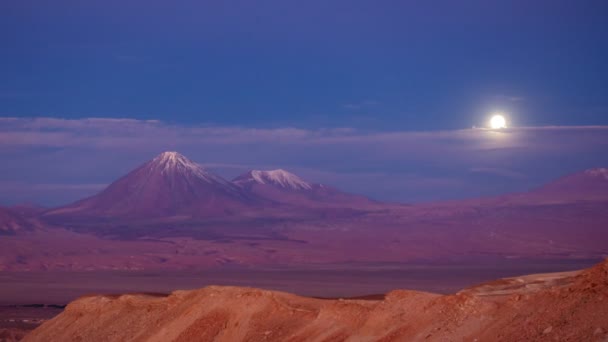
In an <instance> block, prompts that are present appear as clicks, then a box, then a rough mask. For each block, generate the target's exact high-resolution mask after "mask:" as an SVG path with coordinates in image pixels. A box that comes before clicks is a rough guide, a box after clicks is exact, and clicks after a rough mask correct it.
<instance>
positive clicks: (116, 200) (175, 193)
mask: <svg viewBox="0 0 608 342" xmlns="http://www.w3.org/2000/svg"><path fill="white" fill-rule="evenodd" d="M251 203H253V201H252V199H251V198H250V196H248V195H247V194H246V193H244V192H243V191H241V190H240V189H239V188H238V187H236V186H235V185H233V184H232V183H230V182H228V181H226V180H224V179H223V178H221V177H220V176H217V175H215V174H213V173H211V172H209V171H207V170H205V169H203V168H202V167H201V166H200V165H198V164H196V163H194V162H192V161H191V160H189V159H187V158H186V157H184V156H183V155H181V154H179V153H177V152H164V153H161V154H160V155H158V156H157V157H156V158H154V159H152V160H151V161H148V162H147V163H145V164H143V165H142V166H140V167H138V168H137V169H135V170H134V171H132V172H130V173H129V174H127V175H126V176H124V177H122V178H120V179H119V180H117V181H116V182H114V183H112V184H110V186H108V187H107V188H106V189H105V190H103V191H102V192H100V193H99V194H97V195H95V196H92V197H89V198H86V199H83V200H81V201H78V202H76V203H74V204H71V205H68V206H66V207H63V208H59V209H55V210H52V211H50V212H48V213H47V214H46V215H47V216H49V215H66V214H69V215H86V216H110V217H164V216H173V215H189V216H204V215H214V214H223V213H229V212H231V211H233V210H237V209H239V208H242V207H246V206H248V205H250V204H251Z"/></svg>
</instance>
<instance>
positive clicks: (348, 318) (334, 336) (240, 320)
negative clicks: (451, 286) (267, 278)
mask: <svg viewBox="0 0 608 342" xmlns="http://www.w3.org/2000/svg"><path fill="white" fill-rule="evenodd" d="M606 293H608V261H604V262H603V263H601V264H599V265H597V266H595V267H593V268H591V269H589V270H586V271H583V272H581V273H577V272H565V273H562V274H540V275H531V276H524V277H516V278H507V279H503V280H498V281H496V282H492V283H486V284H482V285H480V286H477V287H473V288H470V289H467V290H464V291H461V292H459V293H457V294H455V295H445V296H442V295H437V294H432V293H424V292H416V291H406V290H397V291H393V292H390V293H389V294H388V295H387V296H386V297H385V298H384V299H382V300H373V299H372V300H362V299H346V300H344V299H340V300H327V299H325V300H324V299H314V298H305V297H300V296H295V295H291V294H288V293H282V292H274V291H264V290H257V289H250V288H238V287H219V286H211V287H206V288H203V289H200V290H192V291H176V292H173V293H172V294H171V295H169V296H151V295H143V294H141V295H138V294H133V295H122V296H90V297H83V298H80V299H78V300H76V301H75V302H73V303H71V304H70V305H68V307H67V308H66V310H65V311H64V312H63V313H61V314H60V315H59V316H57V317H55V318H54V319H52V320H50V321H48V322H46V323H44V324H43V325H41V326H40V327H39V328H37V329H36V330H35V331H34V332H32V333H31V334H29V335H28V336H26V338H25V339H24V341H26V342H27V341H76V340H78V341H110V340H120V341H193V340H196V341H419V340H425V341H531V340H534V341H554V340H557V339H560V340H561V339H564V340H570V341H605V340H606V339H607V338H608V305H606V303H605V302H606ZM117 318H119V319H117Z"/></svg>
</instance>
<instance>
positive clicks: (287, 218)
mask: <svg viewBox="0 0 608 342" xmlns="http://www.w3.org/2000/svg"><path fill="white" fill-rule="evenodd" d="M607 175H608V171H607V170H606V169H594V170H587V171H583V172H581V173H579V174H575V175H571V176H568V177H565V178H562V179H559V180H557V181H555V182H553V183H550V184H547V185H545V186H543V187H541V188H539V189H536V190H532V191H530V192H528V193H519V194H511V195H504V196H500V197H496V198H484V199H479V200H474V199H471V200H462V201H451V202H442V203H425V204H414V205H405V204H404V205H399V204H384V203H378V202H374V201H371V200H368V199H366V198H364V197H362V196H358V195H351V194H347V193H343V192H340V191H338V190H336V189H333V188H331V187H329V186H325V185H320V184H310V183H307V182H305V181H304V180H302V179H301V178H299V177H298V176H296V175H293V174H291V173H289V172H286V171H283V170H276V171H270V172H262V171H251V172H249V173H247V174H245V175H242V176H240V177H237V178H236V179H235V180H234V181H232V182H230V181H226V180H224V179H222V178H221V177H220V176H217V175H215V174H212V173H211V172H209V171H206V170H204V169H203V168H201V167H200V166H198V164H196V163H194V162H192V161H190V160H188V159H187V158H185V157H184V156H182V155H180V154H178V153H175V152H166V153H163V154H161V155H159V156H157V157H156V158H154V159H153V160H151V161H150V162H148V163H146V164H144V165H142V166H141V167H139V168H137V169H136V170H134V171H133V172H131V173H129V174H128V175H126V176H125V177H123V178H121V179H119V180H118V181H116V182H114V183H112V184H111V185H110V186H108V187H107V188H106V189H105V190H103V191H102V192H101V193H99V194H97V195H95V196H93V197H90V198H87V199H83V200H80V201H78V202H76V203H74V204H70V205H67V206H64V207H60V208H54V209H47V210H44V211H41V210H38V209H36V210H34V209H30V210H25V209H21V210H18V209H19V208H2V209H1V211H0V232H1V233H2V234H3V235H4V236H3V237H2V239H0V250H1V251H2V252H1V253H0V269H2V270H95V269H98V270H100V269H102V270H108V269H113V270H123V269H126V270H135V269H200V268H208V267H214V266H219V265H226V264H229V265H235V266H248V267H249V266H256V265H257V266H271V265H274V266H277V265H279V266H298V265H322V264H339V263H370V262H373V263H408V262H450V261H462V260H476V259H477V260H488V259H497V260H500V259H540V260H544V259H557V260H559V259H599V258H602V257H604V256H606V255H607V254H608V231H607V230H606V227H607V226H608V176H607Z"/></svg>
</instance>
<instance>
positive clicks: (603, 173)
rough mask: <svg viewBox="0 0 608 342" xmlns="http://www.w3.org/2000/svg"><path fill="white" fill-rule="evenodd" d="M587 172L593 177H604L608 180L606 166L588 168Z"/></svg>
mask: <svg viewBox="0 0 608 342" xmlns="http://www.w3.org/2000/svg"><path fill="white" fill-rule="evenodd" d="M585 174H587V175H590V176H593V177H603V178H604V179H605V180H608V169H606V168H599V169H591V170H587V171H585Z"/></svg>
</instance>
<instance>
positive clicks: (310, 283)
mask: <svg viewBox="0 0 608 342" xmlns="http://www.w3.org/2000/svg"><path fill="white" fill-rule="evenodd" d="M596 262H598V260H585V261H568V262H564V261H561V262H525V261H501V262H493V263H483V264H462V263H461V264H444V265H394V264H393V265H347V266H345V265H335V266H324V267H322V268H306V269H214V270H206V271H89V272H59V271H47V272H0V305H10V304H32V303H45V304H65V303H68V302H69V301H71V300H73V299H75V298H77V297H79V296H82V295H86V294H99V293H103V294H117V293H128V292H154V293H168V292H171V291H173V290H178V289H181V290H184V289H195V288H200V287H204V286H207V285H234V286H247V287H257V288H264V289H272V290H279V291H286V292H291V293H295V294H299V295H304V296H316V297H354V296H362V295H369V294H380V293H386V292H388V291H391V290H394V289H410V290H420V291H429V292H436V293H453V292H456V291H458V290H460V289H462V288H465V287H468V286H472V285H475V284H479V283H482V282H485V281H490V280H495V279H498V278H504V277H510V276H516V275H523V274H532V273H545V272H559V271H570V270H577V269H583V268H587V267H589V266H591V265H593V264H595V263H596Z"/></svg>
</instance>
